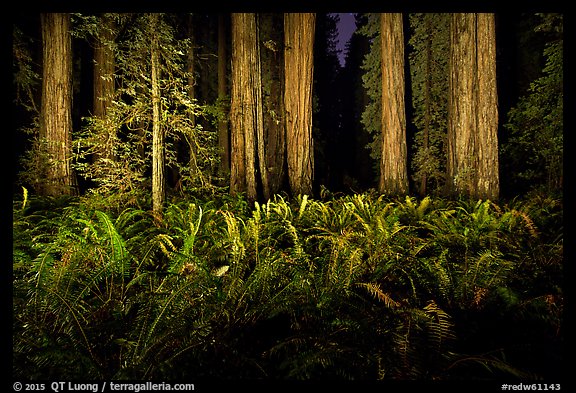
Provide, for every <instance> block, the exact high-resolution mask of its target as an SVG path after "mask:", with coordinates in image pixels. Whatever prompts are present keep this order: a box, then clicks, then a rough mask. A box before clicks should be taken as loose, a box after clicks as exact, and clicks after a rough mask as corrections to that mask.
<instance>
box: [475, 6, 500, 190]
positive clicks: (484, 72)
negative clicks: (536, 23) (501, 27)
mask: <svg viewBox="0 0 576 393" xmlns="http://www.w3.org/2000/svg"><path fill="white" fill-rule="evenodd" d="M476 23H477V33H476V34H477V36H478V39H477V42H478V74H477V77H478V95H477V100H478V103H477V105H478V109H477V116H478V139H477V147H476V150H477V152H478V179H477V180H476V182H477V184H476V187H477V190H478V191H477V193H478V194H477V195H478V197H479V198H488V199H493V200H496V199H498V196H499V194H500V179H499V170H498V169H499V162H498V92H497V85H496V28H495V21H494V14H477V22H476Z"/></svg>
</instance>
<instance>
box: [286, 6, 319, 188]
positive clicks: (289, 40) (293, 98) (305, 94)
mask: <svg viewBox="0 0 576 393" xmlns="http://www.w3.org/2000/svg"><path fill="white" fill-rule="evenodd" d="M315 21H316V15H315V14H311V13H302V14H296V13H287V14H284V79H285V86H284V105H285V109H286V113H285V115H286V145H287V150H286V158H287V161H288V181H289V183H290V189H291V191H292V193H293V194H295V195H298V194H311V193H312V180H313V173H314V156H313V154H314V148H313V140H312V83H313V73H314V61H313V57H314V30H315Z"/></svg>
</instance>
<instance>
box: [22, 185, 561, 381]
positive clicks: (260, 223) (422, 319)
mask: <svg viewBox="0 0 576 393" xmlns="http://www.w3.org/2000/svg"><path fill="white" fill-rule="evenodd" d="M13 217H14V222H13V224H14V225H13V271H14V280H13V293H14V297H13V308H14V318H13V341H14V349H13V374H14V376H15V377H18V378H26V379H51V378H56V377H58V378H61V379H62V378H69V379H74V378H83V379H85V378H94V379H153V378H157V379H160V378H163V379H177V378H183V377H187V376H194V377H195V378H201V377H207V378H229V379H237V378H274V379H278V378H289V379H323V378H331V379H334V378H342V379H356V380H358V379H364V380H376V379H419V380H420V379H423V380H450V379H463V378H478V379H486V378H494V377H498V376H507V377H510V376H514V377H518V378H530V379H540V378H549V377H551V376H552V377H554V375H555V374H554V372H555V369H556V368H559V367H560V366H559V365H560V363H561V361H562V359H561V356H560V355H561V347H562V345H563V341H562V336H563V335H562V328H561V327H562V313H563V292H562V287H561V284H562V253H563V236H562V202H561V201H560V200H557V199H553V198H546V197H541V198H531V199H530V200H525V201H521V200H514V201H512V202H510V203H508V204H505V205H498V204H495V203H493V202H491V201H482V200H481V201H469V200H460V201H452V200H444V199H440V198H434V199H433V198H430V197H426V198H423V199H416V198H413V197H405V198H399V199H391V198H387V197H384V196H379V195H375V194H370V193H366V194H356V195H349V196H343V197H339V198H333V199H328V200H324V201H321V200H314V199H312V198H308V197H307V196H302V197H297V198H293V199H288V198H284V197H281V196H276V197H274V198H273V199H272V200H270V201H268V202H266V203H255V204H254V205H253V206H249V205H248V203H247V202H246V201H245V200H244V199H243V198H242V197H236V198H232V197H229V196H220V197H218V198H215V199H211V200H200V199H194V198H190V199H187V200H184V199H180V200H177V199H175V200H172V201H171V202H170V204H169V205H168V206H167V207H166V209H165V214H164V220H163V222H162V225H155V222H154V220H153V218H152V216H151V213H150V212H149V211H148V210H145V208H143V207H142V206H139V205H138V204H137V203H133V204H126V205H124V207H122V206H121V205H119V204H113V205H112V204H109V205H107V204H106V203H105V201H103V200H101V199H98V198H97V197H95V196H91V197H84V198H81V199H46V198H42V199H40V198H36V197H33V196H30V197H29V196H28V195H27V194H26V196H25V198H18V200H16V201H14V205H13Z"/></svg>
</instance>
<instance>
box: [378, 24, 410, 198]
mask: <svg viewBox="0 0 576 393" xmlns="http://www.w3.org/2000/svg"><path fill="white" fill-rule="evenodd" d="M380 27H381V29H380V32H381V38H382V158H381V163H380V185H379V189H380V192H382V193H386V194H394V195H401V194H406V193H407V192H408V166H407V159H408V158H407V157H408V156H407V148H406V110H405V104H404V94H405V91H404V83H405V81H404V33H403V28H402V14H381V15H380Z"/></svg>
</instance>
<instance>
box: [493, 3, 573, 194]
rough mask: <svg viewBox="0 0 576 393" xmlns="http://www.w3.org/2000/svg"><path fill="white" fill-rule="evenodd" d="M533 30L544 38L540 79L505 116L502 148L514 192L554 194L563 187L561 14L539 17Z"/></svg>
mask: <svg viewBox="0 0 576 393" xmlns="http://www.w3.org/2000/svg"><path fill="white" fill-rule="evenodd" d="M539 15H540V17H541V18H542V23H541V24H540V25H539V26H537V27H536V29H535V30H536V31H537V32H540V34H546V37H547V44H546V46H545V48H544V53H543V55H544V58H545V65H544V68H543V69H542V76H540V77H539V78H538V79H536V80H535V81H533V82H532V83H531V84H530V88H529V90H528V92H527V94H526V95H525V96H523V97H521V98H520V100H519V102H518V104H517V105H516V106H515V107H513V108H512V109H511V110H510V111H509V112H508V122H507V123H506V125H505V128H506V129H507V130H508V131H509V133H510V137H509V140H508V142H507V144H506V146H505V147H504V155H505V156H506V157H507V158H508V160H509V161H510V162H509V165H508V167H512V168H522V170H519V171H518V170H515V171H513V172H511V181H512V182H513V184H515V185H516V187H517V188H522V189H534V188H537V187H542V188H543V189H545V190H547V191H548V192H557V191H559V190H561V189H562V185H563V161H564V159H563V140H564V139H563V135H564V122H563V114H564V106H563V102H564V99H563V97H564V93H563V86H564V83H563V80H564V74H563V53H564V52H563V18H562V15H561V14H539Z"/></svg>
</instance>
